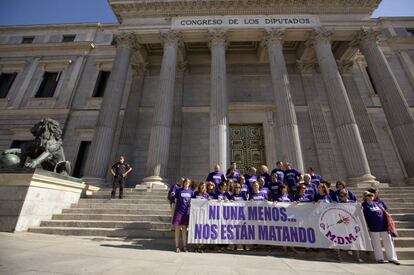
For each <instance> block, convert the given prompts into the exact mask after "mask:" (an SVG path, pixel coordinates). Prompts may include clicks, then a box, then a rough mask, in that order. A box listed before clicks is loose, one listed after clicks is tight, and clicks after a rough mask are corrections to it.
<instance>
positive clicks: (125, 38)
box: [115, 33, 138, 48]
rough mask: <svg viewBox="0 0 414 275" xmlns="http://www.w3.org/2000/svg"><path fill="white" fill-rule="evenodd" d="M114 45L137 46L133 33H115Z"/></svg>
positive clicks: (119, 46)
mask: <svg viewBox="0 0 414 275" xmlns="http://www.w3.org/2000/svg"><path fill="white" fill-rule="evenodd" d="M115 45H116V46H117V47H118V48H121V47H126V48H135V47H138V43H137V40H136V36H135V34H134V33H119V34H115Z"/></svg>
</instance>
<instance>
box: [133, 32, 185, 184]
mask: <svg viewBox="0 0 414 275" xmlns="http://www.w3.org/2000/svg"><path fill="white" fill-rule="evenodd" d="M161 38H162V42H163V43H164V54H163V57H162V63H161V72H160V79H159V94H158V101H157V102H156V103H155V106H154V113H153V121H152V128H151V135H150V143H149V147H148V158H147V165H146V169H145V175H146V177H145V178H144V179H143V180H142V183H143V184H145V185H146V188H148V189H166V188H167V185H166V183H167V180H166V178H165V177H166V171H167V164H168V155H169V151H170V150H169V149H170V139H171V125H172V119H173V114H174V113H173V111H174V90H175V77H176V66H177V52H178V46H179V42H180V35H179V33H177V32H175V31H168V32H163V33H161ZM137 187H138V188H139V187H140V186H137Z"/></svg>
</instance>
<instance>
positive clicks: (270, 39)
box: [261, 28, 286, 47]
mask: <svg viewBox="0 0 414 275" xmlns="http://www.w3.org/2000/svg"><path fill="white" fill-rule="evenodd" d="M285 35H286V29H284V28H266V33H265V36H264V38H263V40H262V42H261V45H262V46H263V47H268V46H270V45H271V44H283V40H284V39H285Z"/></svg>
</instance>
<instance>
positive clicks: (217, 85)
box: [210, 29, 229, 171]
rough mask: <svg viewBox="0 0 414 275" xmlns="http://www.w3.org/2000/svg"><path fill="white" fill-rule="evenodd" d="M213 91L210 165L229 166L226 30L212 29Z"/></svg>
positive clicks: (223, 167)
mask: <svg viewBox="0 0 414 275" xmlns="http://www.w3.org/2000/svg"><path fill="white" fill-rule="evenodd" d="M210 38H211V40H210V50H211V72H210V74H211V75H210V81H211V91H210V167H211V168H212V167H213V165H215V164H216V163H218V164H220V166H221V168H222V170H223V171H224V169H226V168H227V166H228V163H227V153H228V136H229V133H228V131H229V130H228V129H229V124H228V95H227V72H226V39H227V37H226V32H225V30H223V29H217V30H212V31H210Z"/></svg>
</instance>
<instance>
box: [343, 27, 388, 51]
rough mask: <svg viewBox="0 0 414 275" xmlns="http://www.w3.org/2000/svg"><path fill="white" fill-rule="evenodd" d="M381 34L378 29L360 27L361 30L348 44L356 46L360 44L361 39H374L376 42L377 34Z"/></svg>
mask: <svg viewBox="0 0 414 275" xmlns="http://www.w3.org/2000/svg"><path fill="white" fill-rule="evenodd" d="M380 34H381V32H380V31H379V30H375V29H373V28H361V30H360V31H359V32H358V33H357V34H356V36H355V38H354V40H352V41H351V42H350V43H349V45H350V46H351V47H355V48H358V47H359V46H360V45H361V42H362V41H375V43H377V42H378V36H379V35H380Z"/></svg>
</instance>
